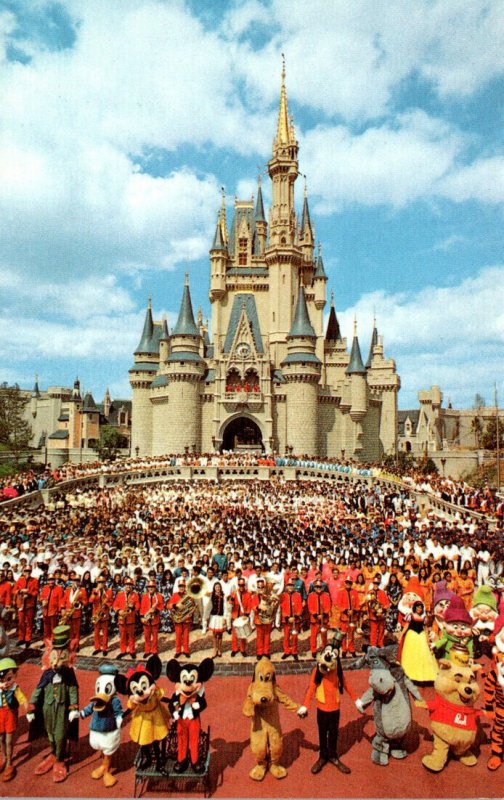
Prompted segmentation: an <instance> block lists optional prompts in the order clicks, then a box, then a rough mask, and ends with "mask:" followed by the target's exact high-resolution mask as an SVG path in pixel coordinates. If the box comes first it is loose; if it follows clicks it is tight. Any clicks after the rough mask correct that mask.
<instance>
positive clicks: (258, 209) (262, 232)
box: [255, 176, 268, 258]
mask: <svg viewBox="0 0 504 800" xmlns="http://www.w3.org/2000/svg"><path fill="white" fill-rule="evenodd" d="M257 183H258V186H257V200H256V206H255V229H256V233H257V243H258V247H257V250H258V252H257V255H258V256H259V257H260V258H263V257H264V253H265V251H266V239H267V235H268V225H267V222H266V217H265V215H264V203H263V196H262V189H261V176H259V178H258V180H257Z"/></svg>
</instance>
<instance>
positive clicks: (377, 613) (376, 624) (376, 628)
mask: <svg viewBox="0 0 504 800" xmlns="http://www.w3.org/2000/svg"><path fill="white" fill-rule="evenodd" d="M380 583H381V576H380V575H379V574H378V575H375V576H374V578H373V583H372V584H371V586H370V587H369V590H368V594H367V598H366V606H367V616H368V619H369V626H370V631H369V644H370V645H371V647H383V644H384V640H385V616H386V614H385V612H386V610H387V608H388V607H389V605H390V601H389V599H388V597H387V595H386V594H385V592H384V591H383V589H380Z"/></svg>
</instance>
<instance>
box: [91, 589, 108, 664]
mask: <svg viewBox="0 0 504 800" xmlns="http://www.w3.org/2000/svg"><path fill="white" fill-rule="evenodd" d="M106 581H107V579H106V577H105V575H98V577H97V579H96V586H95V587H94V588H93V589H91V594H90V595H89V602H90V603H91V605H92V607H93V609H92V612H91V621H92V623H93V630H94V636H93V638H94V650H93V655H94V656H97V655H98V653H99V652H100V650H101V651H102V653H103V655H104V656H106V655H107V653H108V631H109V625H110V609H111V608H112V606H113V604H114V595H113V594H112V589H107V588H106V587H105V583H106Z"/></svg>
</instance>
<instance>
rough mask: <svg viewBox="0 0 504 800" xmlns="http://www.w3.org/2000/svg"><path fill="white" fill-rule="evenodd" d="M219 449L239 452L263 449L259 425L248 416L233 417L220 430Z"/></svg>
mask: <svg viewBox="0 0 504 800" xmlns="http://www.w3.org/2000/svg"><path fill="white" fill-rule="evenodd" d="M221 450H235V451H236V452H239V453H240V452H241V453H246V452H257V451H258V450H260V451H263V450H264V445H263V440H262V433H261V429H260V428H259V425H258V424H257V423H256V422H254V420H253V419H251V418H250V417H246V416H239V417H234V419H231V420H230V421H229V422H228V424H227V425H226V427H225V428H224V430H223V432H222V445H221Z"/></svg>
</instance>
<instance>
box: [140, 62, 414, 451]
mask: <svg viewBox="0 0 504 800" xmlns="http://www.w3.org/2000/svg"><path fill="white" fill-rule="evenodd" d="M268 173H269V177H270V179H271V183H272V203H271V208H270V209H269V214H268V217H267V216H266V213H265V209H264V203H263V197H262V191H261V185H260V183H259V186H258V190H257V198H256V199H255V202H254V199H253V198H252V199H250V200H235V204H234V216H233V219H232V221H231V223H230V224H229V225H228V222H227V214H226V206H225V200H224V198H223V200H222V207H221V208H220V210H219V212H218V214H217V225H216V230H215V236H214V240H213V244H212V247H211V249H210V292H209V297H210V303H211V309H212V318H211V329H210V330H211V335H209V330H208V325H205V324H204V322H203V318H202V315H201V314H199V315H198V318H197V319H196V320H195V317H194V313H193V308H192V303H191V295H190V289H189V281H188V277H187V276H186V281H185V286H184V289H183V293H182V300H181V304H180V312H179V315H178V319H177V323H176V325H175V327H174V328H173V330H172V331H171V332H170V331H169V330H168V326H167V323H166V320H162V321H155V320H153V317H152V309H151V304H150V301H149V306H148V308H147V313H146V317H145V323H144V328H143V332H142V335H141V338H140V342H139V344H138V347H137V349H136V350H135V353H134V364H133V366H132V368H131V369H130V371H129V378H130V383H131V387H132V390H133V400H132V443H131V452H132V454H136V455H140V456H142V455H161V454H166V453H175V452H176V453H181V452H184V451H186V452H188V451H189V452H191V451H195V452H212V451H215V450H233V449H235V450H236V449H238V450H244V451H246V450H248V449H255V450H257V449H259V448H261V449H263V450H264V451H265V452H267V453H268V452H271V451H276V452H280V453H293V454H297V455H302V454H308V455H310V456H315V455H318V456H330V457H336V458H343V459H345V458H353V459H358V460H376V459H378V458H380V457H381V456H382V455H383V454H384V453H395V450H396V442H397V393H398V390H399V387H400V379H399V376H398V375H397V374H396V368H395V362H394V360H393V359H390V358H385V356H384V351H383V342H382V337H381V336H379V335H378V331H377V329H376V324H375V325H374V328H373V333H372V338H371V343H370V348H369V355H368V357H367V360H366V362H364V361H363V357H362V353H361V347H360V344H359V339H358V336H357V329H356V323H354V330H353V336H352V341H351V345H350V347H349V344H348V342H347V339H346V337H345V336H343V332H342V331H341V329H340V325H339V322H338V318H337V315H336V311H335V308H334V302H333V301H331V307H330V311H329V316H328V320H327V324H326V326H324V308H325V306H326V302H327V275H326V273H325V270H324V264H323V261H322V255H321V251H320V247H316V245H315V241H314V234H313V226H312V222H311V219H310V210H309V203H308V197H307V194H306V191H305V193H304V198H303V205H302V213H301V221H300V222H299V217H298V215H297V214H296V204H295V184H296V180H297V178H298V175H299V170H298V142H297V141H296V135H295V129H294V122H293V119H292V117H289V112H288V105H287V93H286V89H285V69H283V70H282V84H281V91H280V104H279V112H278V123H277V130H276V135H275V138H274V140H273V150H272V155H271V158H270V160H269V161H268Z"/></svg>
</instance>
